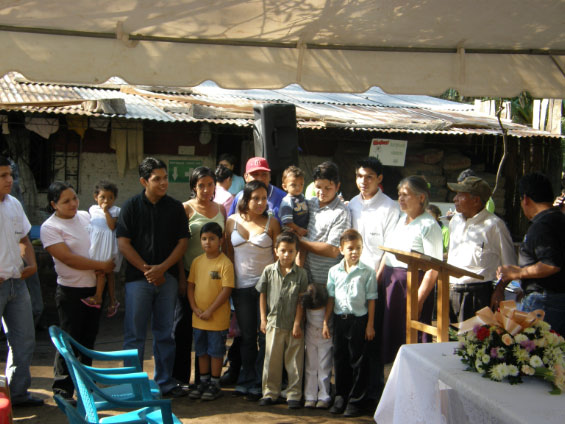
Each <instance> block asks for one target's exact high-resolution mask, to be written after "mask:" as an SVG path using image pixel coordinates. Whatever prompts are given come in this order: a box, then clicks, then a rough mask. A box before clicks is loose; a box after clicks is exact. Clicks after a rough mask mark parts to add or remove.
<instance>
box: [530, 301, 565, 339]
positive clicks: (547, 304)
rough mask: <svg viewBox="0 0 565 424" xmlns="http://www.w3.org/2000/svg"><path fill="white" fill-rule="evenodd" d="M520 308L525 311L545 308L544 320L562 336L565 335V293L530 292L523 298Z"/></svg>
mask: <svg viewBox="0 0 565 424" xmlns="http://www.w3.org/2000/svg"><path fill="white" fill-rule="evenodd" d="M520 309H521V310H522V311H524V312H531V311H535V310H536V309H543V310H544V312H545V317H544V319H543V320H544V321H545V322H548V323H549V324H550V325H551V328H552V329H553V330H555V331H556V332H558V333H559V334H561V335H562V336H563V335H565V293H548V292H544V293H538V292H533V293H530V294H528V295H526V296H525V297H524V298H523V299H522V304H521V305H520Z"/></svg>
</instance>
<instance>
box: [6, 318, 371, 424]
mask: <svg viewBox="0 0 565 424" xmlns="http://www.w3.org/2000/svg"><path fill="white" fill-rule="evenodd" d="M122 317H123V311H120V312H119V313H118V315H117V316H116V317H114V318H111V319H107V318H103V319H102V321H101V327H100V332H99V335H98V340H97V345H96V349H98V350H114V349H120V348H121V345H122ZM44 322H45V324H46V325H49V324H56V318H55V314H54V311H52V310H51V311H49V310H47V311H46V314H45V318H44ZM36 339H37V346H36V350H35V354H34V360H33V366H32V377H33V380H32V386H31V391H32V392H33V393H34V395H36V396H38V397H41V398H43V399H44V400H45V402H46V404H45V405H44V406H42V407H36V408H22V407H20V408H17V409H15V410H14V421H15V422H18V423H25V424H36V423H41V424H55V423H65V422H67V421H66V419H65V416H64V415H63V413H62V412H61V411H60V410H59V409H58V408H57V406H56V405H55V403H54V401H53V399H52V398H51V390H50V388H51V382H52V377H53V365H52V364H53V358H54V352H55V349H54V347H53V346H52V344H51V341H50V339H49V336H48V332H47V331H46V330H43V331H40V332H38V333H37V337H36ZM0 345H1V346H0V358H1V359H2V363H1V364H0V366H1V367H5V363H4V362H3V361H4V360H5V358H6V347H5V346H6V345H5V343H0ZM145 351H146V360H145V362H144V369H145V371H147V372H148V373H149V375H152V372H153V361H152V360H151V357H150V354H151V347H150V343H149V342H148V346H147V348H146V350H145ZM232 391H233V389H232V388H227V389H224V396H223V397H222V398H220V399H217V400H215V401H212V402H204V401H194V400H190V399H188V398H187V397H185V398H181V399H174V400H173V412H174V413H175V415H176V416H177V417H178V418H179V419H180V420H181V421H182V422H183V423H207V424H209V423H222V424H230V423H246V424H249V423H252V422H254V423H326V422H333V423H338V422H347V421H349V422H356V423H371V422H373V420H372V417H369V416H367V417H362V418H355V419H349V420H348V419H346V418H343V417H342V416H334V415H331V414H330V413H328V412H327V411H317V410H309V409H300V410H293V411H290V410H288V409H287V407H286V405H276V406H273V407H260V406H259V405H258V404H257V403H256V402H253V403H252V402H248V401H245V400H243V399H241V398H238V397H233V396H232ZM108 413H109V414H111V415H113V414H114V413H115V411H109V412H108Z"/></svg>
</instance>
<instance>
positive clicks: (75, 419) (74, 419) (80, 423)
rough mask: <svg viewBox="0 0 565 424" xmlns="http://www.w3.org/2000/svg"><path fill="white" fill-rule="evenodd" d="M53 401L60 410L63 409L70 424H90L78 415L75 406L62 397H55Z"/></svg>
mask: <svg viewBox="0 0 565 424" xmlns="http://www.w3.org/2000/svg"><path fill="white" fill-rule="evenodd" d="M53 399H55V403H56V404H57V406H58V407H59V409H61V410H62V411H63V412H64V413H65V415H66V416H67V419H68V420H69V424H88V421H86V420H85V419H84V418H82V417H81V416H80V414H79V413H78V411H77V410H76V409H75V408H73V406H72V405H71V404H70V403H69V402H67V401H66V400H65V399H64V398H63V397H62V396H60V395H53Z"/></svg>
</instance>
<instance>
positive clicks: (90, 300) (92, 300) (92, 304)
mask: <svg viewBox="0 0 565 424" xmlns="http://www.w3.org/2000/svg"><path fill="white" fill-rule="evenodd" d="M80 301H81V302H82V303H84V304H85V305H86V306H88V307H89V308H96V309H100V307H101V306H102V305H100V303H96V299H95V298H94V296H89V297H85V298H84V299H81V300H80Z"/></svg>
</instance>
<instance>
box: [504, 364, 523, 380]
mask: <svg viewBox="0 0 565 424" xmlns="http://www.w3.org/2000/svg"><path fill="white" fill-rule="evenodd" d="M506 371H507V372H508V375H512V376H514V377H516V376H517V375H518V374H519V373H520V371H519V370H518V367H517V366H516V365H508V366H507V367H506Z"/></svg>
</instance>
